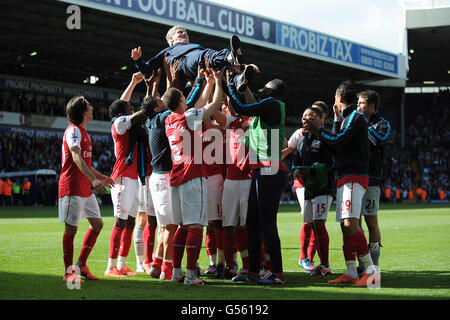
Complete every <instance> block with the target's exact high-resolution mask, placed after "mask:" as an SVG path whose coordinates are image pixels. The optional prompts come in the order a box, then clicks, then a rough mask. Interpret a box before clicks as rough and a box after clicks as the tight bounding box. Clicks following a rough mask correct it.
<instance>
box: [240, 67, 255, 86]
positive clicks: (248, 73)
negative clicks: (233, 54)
mask: <svg viewBox="0 0 450 320" xmlns="http://www.w3.org/2000/svg"><path fill="white" fill-rule="evenodd" d="M254 74H255V69H253V67H252V66H245V70H244V72H242V73H241V74H240V75H238V76H237V78H236V89H237V91H239V92H244V91H245V89H247V85H248V82H249V81H251V80H252V79H253V75H254Z"/></svg>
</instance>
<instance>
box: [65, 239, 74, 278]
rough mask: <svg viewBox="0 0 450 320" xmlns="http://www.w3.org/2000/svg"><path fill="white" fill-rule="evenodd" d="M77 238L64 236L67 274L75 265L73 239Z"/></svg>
mask: <svg viewBox="0 0 450 320" xmlns="http://www.w3.org/2000/svg"><path fill="white" fill-rule="evenodd" d="M74 238H75V236H69V235H67V234H65V233H64V234H63V241H62V244H63V260H64V267H65V269H64V270H65V271H64V273H67V271H68V268H69V267H70V266H72V265H73V239H74Z"/></svg>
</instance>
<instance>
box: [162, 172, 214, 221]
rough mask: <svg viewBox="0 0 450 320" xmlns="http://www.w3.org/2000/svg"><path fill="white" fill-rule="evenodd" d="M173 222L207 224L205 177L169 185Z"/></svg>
mask: <svg viewBox="0 0 450 320" xmlns="http://www.w3.org/2000/svg"><path fill="white" fill-rule="evenodd" d="M170 197H171V201H172V212H173V218H174V222H175V224H183V225H192V224H199V225H202V226H207V225H208V200H207V199H208V192H207V188H206V178H205V177H201V178H195V179H192V180H189V181H187V182H185V183H183V184H182V185H179V186H171V187H170Z"/></svg>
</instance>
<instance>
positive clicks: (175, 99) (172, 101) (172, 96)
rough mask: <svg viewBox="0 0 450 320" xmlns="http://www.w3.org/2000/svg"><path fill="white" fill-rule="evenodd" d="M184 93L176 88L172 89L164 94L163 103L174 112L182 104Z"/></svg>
mask: <svg viewBox="0 0 450 320" xmlns="http://www.w3.org/2000/svg"><path fill="white" fill-rule="evenodd" d="M182 95H183V93H182V92H181V91H180V90H178V89H177V88H175V87H170V88H169V89H167V90H166V92H164V94H163V96H162V99H161V100H162V101H163V102H164V104H165V105H166V106H167V107H168V108H169V109H170V111H174V110H175V109H176V108H177V107H178V105H179V104H180V100H181V96H182Z"/></svg>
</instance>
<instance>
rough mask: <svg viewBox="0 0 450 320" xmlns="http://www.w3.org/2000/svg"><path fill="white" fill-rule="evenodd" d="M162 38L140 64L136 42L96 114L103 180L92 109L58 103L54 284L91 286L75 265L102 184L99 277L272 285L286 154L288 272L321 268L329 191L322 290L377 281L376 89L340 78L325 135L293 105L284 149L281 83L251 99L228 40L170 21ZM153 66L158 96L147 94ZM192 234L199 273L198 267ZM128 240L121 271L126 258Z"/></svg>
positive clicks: (315, 116) (245, 71)
mask: <svg viewBox="0 0 450 320" xmlns="http://www.w3.org/2000/svg"><path fill="white" fill-rule="evenodd" d="M166 39H167V42H168V44H169V47H167V48H166V49H164V50H162V51H161V52H160V53H158V54H157V55H155V56H154V57H153V58H151V59H150V60H148V61H144V60H143V58H142V49H141V47H138V48H134V49H133V50H132V51H131V58H132V59H133V61H134V63H135V65H136V68H137V69H138V72H136V73H135V74H133V77H132V79H131V82H130V84H129V85H128V87H127V88H126V89H125V91H124V92H123V94H122V96H121V98H120V99H119V100H116V101H114V102H113V103H112V104H111V106H110V107H109V114H110V117H111V134H112V137H113V140H114V153H115V157H116V162H115V165H114V168H113V172H112V174H111V176H107V175H104V174H102V173H100V172H98V171H97V170H95V169H94V168H93V167H92V165H91V159H92V152H95V150H92V143H91V140H90V138H89V135H88V134H87V132H86V126H87V124H88V123H89V121H91V120H93V107H92V106H91V105H90V104H89V102H88V101H87V100H86V99H85V98H84V97H81V96H77V97H74V98H72V99H71V100H70V101H69V102H68V104H67V107H66V115H67V120H68V121H69V123H70V125H69V126H68V127H67V129H66V131H65V133H64V138H63V145H62V151H63V152H62V171H61V175H60V180H59V205H58V213H59V221H60V222H64V223H65V230H64V234H63V259H64V265H65V274H64V277H63V280H64V281H72V282H73V281H80V282H83V281H85V280H95V279H98V277H97V276H95V275H93V274H92V273H91V272H90V270H89V268H88V266H87V265H86V260H87V259H88V256H89V254H90V252H91V250H92V248H93V247H94V245H95V243H96V240H97V237H98V235H99V233H100V231H101V229H102V227H103V221H102V218H101V215H100V209H99V206H98V203H97V201H96V198H95V195H94V193H93V191H92V189H94V190H95V191H96V193H104V192H105V190H106V188H111V199H112V203H113V210H114V217H115V222H114V225H113V228H112V232H111V236H110V245H109V255H108V262H107V266H106V271H105V273H104V276H105V277H131V276H135V275H138V274H139V273H143V272H145V273H146V274H148V275H149V276H151V277H154V278H159V279H161V280H169V281H173V282H184V284H186V285H203V284H204V283H205V282H204V280H203V279H202V277H201V275H202V273H203V274H204V275H209V276H212V277H216V278H219V279H230V280H232V281H246V282H253V283H259V284H285V283H286V277H285V274H284V272H283V265H282V255H281V244H280V237H279V235H278V228H277V212H278V205H279V202H280V196H281V191H282V190H283V189H284V188H285V186H286V182H287V170H286V167H285V166H284V164H283V162H282V160H283V159H284V158H285V157H286V156H287V155H288V154H289V153H291V152H294V156H293V158H294V161H293V166H294V169H295V171H294V178H295V184H294V188H295V192H296V194H297V196H298V200H299V203H300V206H301V212H302V215H303V220H304V223H303V225H302V227H301V231H300V258H299V264H300V266H301V267H302V268H303V269H304V270H305V271H306V272H308V273H309V274H311V275H314V276H318V277H324V276H326V275H329V274H332V269H331V268H330V263H329V259H328V253H329V237H328V233H327V229H326V226H325V221H326V219H327V215H328V210H329V208H330V204H331V202H332V199H333V195H335V197H336V220H337V221H338V222H340V224H341V228H342V234H343V252H344V257H345V263H346V266H347V272H346V273H345V274H343V275H342V276H341V277H339V278H338V279H335V280H331V281H329V282H330V283H352V284H353V285H354V286H368V285H373V284H379V282H380V272H379V268H378V259H379V255H380V246H381V243H380V242H381V237H380V231H379V228H378V221H377V211H378V205H379V198H380V188H379V182H380V176H381V175H380V170H381V168H380V165H381V159H382V154H383V144H384V142H386V140H387V139H388V137H389V134H390V126H389V123H388V122H387V121H386V120H384V119H383V118H382V117H380V115H379V113H378V111H377V110H378V105H379V97H378V95H377V93H376V92H375V91H372V90H367V91H363V92H359V93H357V92H356V91H355V90H354V88H353V85H352V83H351V82H350V81H344V82H343V83H341V84H340V85H339V87H338V88H337V90H336V94H335V103H334V107H333V111H334V124H333V128H332V131H331V132H329V131H327V130H326V129H324V119H325V118H326V116H327V114H328V113H329V110H328V106H327V105H326V104H325V103H324V102H322V101H317V102H315V103H313V104H312V106H311V107H308V108H307V109H306V110H305V112H304V114H303V116H302V119H301V120H302V128H301V129H299V130H297V131H296V132H295V133H294V134H293V135H292V136H291V137H290V139H289V141H288V140H287V139H286V138H285V115H286V111H285V104H284V102H283V101H282V99H283V95H284V93H285V90H286V84H285V83H284V82H283V81H282V80H279V79H274V80H272V81H270V82H268V83H267V84H266V85H265V87H264V88H263V89H262V90H260V91H259V92H258V93H255V94H254V93H253V92H252V91H251V90H250V89H249V86H248V83H249V81H251V79H252V77H253V76H254V74H255V73H259V72H260V70H259V68H258V67H257V66H256V65H253V64H244V61H243V60H244V59H243V54H242V50H241V43H240V40H239V38H238V37H237V36H235V35H234V36H232V37H231V40H230V49H228V48H226V49H222V50H220V51H217V50H213V49H209V48H204V47H202V46H200V45H198V44H192V43H190V41H189V36H188V34H187V31H186V30H185V29H184V28H183V27H181V26H174V27H172V28H171V29H170V30H169V31H168V33H167V36H166ZM163 71H164V74H165V77H166V82H167V85H166V87H167V90H166V92H165V93H164V94H163V95H162V96H160V95H159V93H158V88H159V84H160V80H161V78H162V75H163ZM141 82H144V83H145V85H146V87H147V94H146V96H145V98H144V100H143V102H142V104H141V106H140V110H139V111H136V112H134V110H133V107H132V106H131V105H130V103H129V101H130V98H131V95H132V93H133V90H134V88H135V87H136V86H137V85H138V84H139V83H141ZM361 215H365V221H366V223H367V227H368V230H369V244H368V242H367V240H366V237H365V234H364V232H363V231H362V227H361V220H360V217H361ZM83 217H85V218H87V219H88V221H89V223H90V228H89V229H88V231H87V232H86V235H85V238H84V242H83V246H82V249H81V252H80V255H79V258H78V260H77V261H76V263H75V264H73V248H74V245H73V243H74V237H75V234H76V232H77V228H78V222H79V219H80V218H83ZM158 227H159V229H158ZM204 227H206V239H205V240H206V241H205V246H206V251H207V254H208V257H209V266H208V268H205V269H206V270H205V271H203V270H201V268H200V266H199V264H198V258H199V255H200V251H201V248H202V243H203V234H204ZM157 230H158V232H157ZM156 233H157V234H156ZM133 242H134V247H135V253H136V270H135V272H134V271H132V270H131V269H130V268H129V267H128V266H127V263H126V260H127V256H128V253H129V250H130V247H131V245H132V243H133ZM155 242H156V243H155ZM185 252H186V266H185V271H184V272H183V271H182V265H181V264H182V260H183V256H184V253H185ZM238 252H239V253H240V257H241V263H242V267H241V268H240V269H239V270H238V267H237V265H238V262H237V253H238ZM316 252H317V253H318V256H319V258H320V264H319V265H317V266H315V265H314V263H313V258H314V255H315V253H316ZM356 257H358V260H359V267H358V268H357V262H356Z"/></svg>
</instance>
